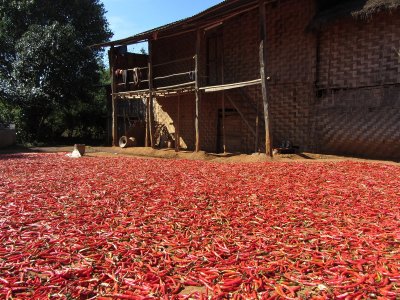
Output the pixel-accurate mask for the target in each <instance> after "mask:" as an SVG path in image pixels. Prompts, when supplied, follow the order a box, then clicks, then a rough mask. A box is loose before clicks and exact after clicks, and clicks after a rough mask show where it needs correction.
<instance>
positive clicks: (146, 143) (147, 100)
mask: <svg viewBox="0 0 400 300" xmlns="http://www.w3.org/2000/svg"><path fill="white" fill-rule="evenodd" d="M149 103H150V101H149V98H146V136H145V142H144V146H145V147H149V142H150V138H149V135H150V130H149V126H150V122H149Z"/></svg>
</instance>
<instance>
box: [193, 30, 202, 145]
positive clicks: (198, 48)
mask: <svg viewBox="0 0 400 300" xmlns="http://www.w3.org/2000/svg"><path fill="white" fill-rule="evenodd" d="M201 32H202V31H201V30H197V38H196V58H195V74H196V82H195V94H196V116H195V123H194V126H195V130H196V152H199V151H200V129H199V114H200V103H201V91H200V71H199V65H200V51H201Z"/></svg>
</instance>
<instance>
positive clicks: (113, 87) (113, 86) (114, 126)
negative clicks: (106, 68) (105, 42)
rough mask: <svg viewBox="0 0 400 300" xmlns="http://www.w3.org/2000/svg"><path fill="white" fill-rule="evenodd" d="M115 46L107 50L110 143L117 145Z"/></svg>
mask: <svg viewBox="0 0 400 300" xmlns="http://www.w3.org/2000/svg"><path fill="white" fill-rule="evenodd" d="M115 54H116V52H115V48H114V46H112V47H111V49H110V51H109V52H108V56H109V62H110V70H111V94H112V144H113V146H118V116H117V103H118V100H117V96H116V93H117V79H116V77H115V71H116V66H115V64H116V59H115Z"/></svg>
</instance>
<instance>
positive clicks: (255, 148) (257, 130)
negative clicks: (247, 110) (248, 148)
mask: <svg viewBox="0 0 400 300" xmlns="http://www.w3.org/2000/svg"><path fill="white" fill-rule="evenodd" d="M258 111H259V104H258V100H257V103H256V138H255V142H254V144H255V145H254V153H257V152H258V133H259V123H260V119H259V117H258Z"/></svg>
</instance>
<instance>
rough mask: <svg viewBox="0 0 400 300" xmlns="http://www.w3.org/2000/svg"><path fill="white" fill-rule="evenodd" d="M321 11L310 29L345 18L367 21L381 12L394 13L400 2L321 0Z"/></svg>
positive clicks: (382, 0)
mask: <svg viewBox="0 0 400 300" xmlns="http://www.w3.org/2000/svg"><path fill="white" fill-rule="evenodd" d="M318 2H319V4H320V11H319V12H318V13H317V15H316V16H315V18H314V20H313V21H312V23H311V24H310V29H318V28H320V27H322V26H323V25H325V24H327V23H330V22H332V21H335V20H337V19H339V18H343V17H353V18H357V19H367V18H369V17H371V16H372V15H373V14H375V13H378V12H381V11H392V10H395V9H398V8H400V0H350V1H349V0H347V1H344V0H336V1H335V0H319V1H318Z"/></svg>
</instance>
